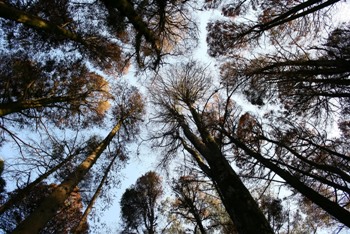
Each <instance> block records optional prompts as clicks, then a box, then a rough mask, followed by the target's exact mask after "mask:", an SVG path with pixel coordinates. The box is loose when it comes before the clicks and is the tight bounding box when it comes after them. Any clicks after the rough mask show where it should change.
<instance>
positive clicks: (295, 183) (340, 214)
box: [229, 136, 350, 227]
mask: <svg viewBox="0 0 350 234" xmlns="http://www.w3.org/2000/svg"><path fill="white" fill-rule="evenodd" d="M229 137H230V139H231V140H232V142H233V143H234V144H235V145H236V146H237V147H239V148H241V149H242V150H244V151H245V153H246V154H248V155H249V156H251V157H253V158H255V159H256V160H257V161H259V162H260V163H261V164H263V165H264V166H265V167H267V168H269V169H270V170H271V171H273V172H275V173H276V174H277V175H279V176H280V177H281V178H282V179H284V180H285V181H286V182H287V183H288V184H289V185H290V186H292V187H293V188H294V189H296V190H297V191H298V192H300V193H301V194H302V195H303V196H305V197H306V198H308V199H309V200H311V201H312V202H313V203H315V204H316V205H318V206H319V207H321V208H322V209H323V210H325V211H326V212H328V213H329V214H330V215H332V216H333V217H334V218H336V219H338V220H339V221H340V222H342V223H343V224H345V225H346V226H348V227H350V218H349V217H350V212H349V211H348V210H346V209H345V208H343V207H341V206H339V205H338V204H337V203H336V202H332V201H330V200H329V199H328V198H326V197H324V196H322V195H321V194H319V193H318V192H316V191H315V190H313V189H312V188H310V187H309V186H307V185H305V184H304V183H302V182H301V181H300V180H299V179H298V178H296V177H295V176H293V175H291V174H290V173H289V172H288V171H286V170H284V169H282V168H280V167H279V166H278V165H276V164H274V163H272V162H271V161H270V160H269V159H266V158H264V157H263V156H262V155H261V154H259V153H256V152H254V151H253V150H251V149H250V148H249V147H248V146H246V145H245V144H244V143H243V142H241V141H239V140H237V139H235V138H234V137H232V136H229Z"/></svg>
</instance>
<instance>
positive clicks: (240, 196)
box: [179, 109, 273, 234]
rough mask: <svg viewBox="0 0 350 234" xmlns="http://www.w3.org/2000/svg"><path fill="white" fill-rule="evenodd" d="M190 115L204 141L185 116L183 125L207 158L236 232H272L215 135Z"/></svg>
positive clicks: (195, 117)
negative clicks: (216, 140) (193, 131)
mask: <svg viewBox="0 0 350 234" xmlns="http://www.w3.org/2000/svg"><path fill="white" fill-rule="evenodd" d="M191 112H192V116H193V118H194V120H195V123H196V125H197V127H198V130H199V132H200V134H201V137H202V138H204V139H205V140H203V141H202V140H201V139H199V138H198V137H197V136H196V135H194V134H193V133H192V131H191V129H190V128H189V126H188V125H187V124H186V123H185V121H184V118H183V117H182V116H179V118H181V119H182V120H181V119H180V125H181V127H182V129H183V131H184V134H185V136H186V137H187V139H188V140H189V141H190V142H191V143H192V144H193V146H194V147H195V148H196V149H197V150H198V152H199V153H200V154H201V155H202V156H203V157H204V158H205V159H206V161H207V163H208V165H209V167H210V171H211V173H210V175H211V179H212V180H213V182H214V184H215V185H216V187H217V188H218V190H219V191H218V193H219V194H220V196H221V198H222V203H223V205H224V206H225V208H226V211H227V213H228V214H229V215H230V217H231V219H232V221H233V223H234V224H235V226H236V228H237V231H238V232H239V233H246V234H256V233H261V234H263V233H269V234H271V233H273V231H272V229H271V227H270V225H269V223H268V222H267V220H266V218H265V217H264V215H263V213H262V212H261V210H260V209H259V207H258V204H257V203H256V202H255V200H254V198H253V197H252V196H251V194H250V192H249V191H248V189H247V188H246V187H245V186H244V184H243V183H242V181H241V180H240V178H239V177H238V175H237V174H236V173H235V172H234V170H233V169H232V167H231V165H230V164H229V163H228V162H227V160H226V158H225V157H224V155H222V153H221V150H220V148H219V147H218V145H217V144H216V142H215V141H214V139H213V138H212V136H210V134H209V133H208V132H207V131H206V130H205V129H204V126H202V122H201V120H200V117H199V115H198V113H197V112H196V111H195V110H194V109H191ZM204 142H205V143H204Z"/></svg>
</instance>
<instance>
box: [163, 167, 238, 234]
mask: <svg viewBox="0 0 350 234" xmlns="http://www.w3.org/2000/svg"><path fill="white" fill-rule="evenodd" d="M182 169H183V168H182ZM171 188H172V191H173V193H174V194H175V198H174V199H172V200H167V201H164V203H168V204H169V202H170V207H169V208H168V209H169V210H167V211H166V212H167V213H169V214H168V216H169V218H170V219H171V220H170V221H172V222H173V221H179V220H181V221H182V223H185V224H186V226H187V223H192V224H193V226H194V227H192V230H194V232H195V233H196V232H197V230H199V231H200V233H210V232H213V231H214V230H215V231H219V232H220V233H235V232H236V231H235V227H234V225H233V223H232V221H231V219H230V218H229V216H228V214H227V213H226V211H225V208H224V207H223V205H222V203H221V200H220V198H219V197H218V195H217V194H216V193H215V188H214V187H213V185H212V184H211V183H210V181H206V180H205V178H202V176H200V174H199V173H198V174H197V173H196V172H192V173H190V174H189V175H187V176H186V175H185V176H181V177H179V178H178V179H174V180H173V183H172V186H171ZM168 206H169V205H168ZM169 218H168V219H169Z"/></svg>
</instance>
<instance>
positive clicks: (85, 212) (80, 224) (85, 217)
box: [72, 154, 119, 234]
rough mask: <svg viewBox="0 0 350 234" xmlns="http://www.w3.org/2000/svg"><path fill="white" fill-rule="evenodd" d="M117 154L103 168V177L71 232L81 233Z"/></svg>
mask: <svg viewBox="0 0 350 234" xmlns="http://www.w3.org/2000/svg"><path fill="white" fill-rule="evenodd" d="M118 156H119V155H118V154H116V155H115V156H114V157H113V159H112V161H111V162H110V163H109V165H108V167H107V169H106V170H105V173H104V175H103V178H102V180H101V181H100V184H99V185H98V187H97V189H96V191H95V193H94V195H93V197H92V198H91V200H90V202H89V205H88V206H87V207H86V209H85V211H84V214H83V217H82V218H81V220H80V222H79V224H78V225H77V226H76V227H75V230H74V231H72V233H76V234H78V233H82V231H83V229H84V224H85V223H86V222H87V217H88V215H89V214H90V212H91V210H92V207H93V206H94V204H95V202H96V200H97V198H98V196H99V195H100V193H101V191H102V187H103V185H104V183H105V182H106V180H107V177H108V173H109V172H110V170H111V168H112V166H113V164H114V162H115V160H116V159H117V157H118Z"/></svg>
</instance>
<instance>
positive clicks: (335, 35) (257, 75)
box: [222, 27, 350, 118]
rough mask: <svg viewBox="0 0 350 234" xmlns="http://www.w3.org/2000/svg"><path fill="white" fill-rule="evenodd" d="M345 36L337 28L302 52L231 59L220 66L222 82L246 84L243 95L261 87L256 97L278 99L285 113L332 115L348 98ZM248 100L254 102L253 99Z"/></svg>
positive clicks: (347, 55) (342, 28) (346, 39)
mask: <svg viewBox="0 0 350 234" xmlns="http://www.w3.org/2000/svg"><path fill="white" fill-rule="evenodd" d="M348 38H349V29H348V27H341V28H337V29H334V30H333V31H332V32H331V33H330V34H329V36H328V39H327V40H326V42H325V43H324V45H323V46H319V47H313V48H312V50H309V51H308V52H307V53H306V51H305V53H303V54H302V55H298V54H296V55H294V56H292V55H289V56H288V57H285V56H283V57H282V56H279V55H277V54H276V55H275V56H268V57H266V56H263V57H259V58H256V59H253V60H250V61H249V62H245V61H242V60H241V61H240V60H235V61H232V63H231V62H229V63H228V64H226V65H225V66H223V67H222V70H223V71H222V72H223V73H225V77H226V79H227V81H226V82H229V83H231V84H233V83H238V82H240V85H241V86H247V87H245V88H244V90H245V92H246V93H247V94H249V93H250V92H249V90H261V92H260V95H259V97H260V98H263V99H267V98H269V99H270V100H271V99H275V98H278V99H279V101H280V102H281V103H282V104H283V105H284V107H285V109H286V110H287V111H288V113H289V114H290V113H295V112H296V113H300V114H306V115H309V116H312V117H317V118H320V117H322V115H326V116H328V117H332V115H335V114H336V113H337V112H340V111H341V110H342V109H344V108H342V107H341V106H346V104H345V103H348V99H349V84H350V83H349V80H348V76H349V74H350V73H349V72H350V70H349V63H350V60H349V58H350V57H349V51H348V49H347V48H348V47H349V43H348V42H347V41H348ZM235 74H236V75H235ZM252 93H254V92H252ZM255 93H256V92H255ZM248 96H249V95H248ZM254 100H255V102H254ZM251 101H252V103H253V104H255V103H257V101H256V98H255V99H254V98H253V99H252V100H251ZM262 103H263V100H261V101H260V104H262Z"/></svg>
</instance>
